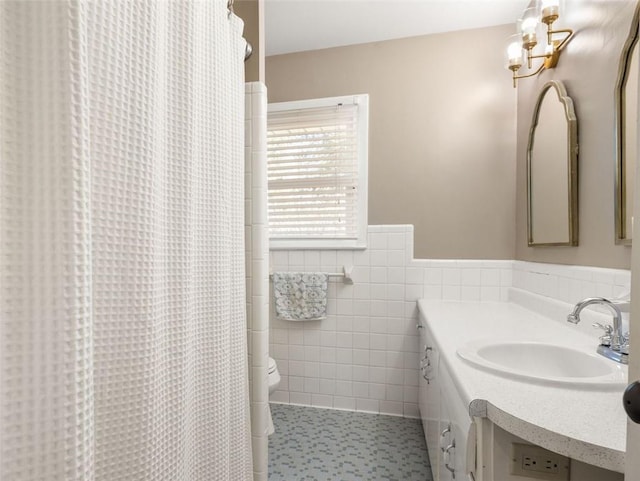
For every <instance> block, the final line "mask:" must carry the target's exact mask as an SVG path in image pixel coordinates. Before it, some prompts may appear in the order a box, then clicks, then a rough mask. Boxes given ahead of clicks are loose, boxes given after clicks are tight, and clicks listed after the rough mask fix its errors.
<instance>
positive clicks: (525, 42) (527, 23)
mask: <svg viewBox="0 0 640 481" xmlns="http://www.w3.org/2000/svg"><path fill="white" fill-rule="evenodd" d="M518 29H519V31H520V34H521V35H522V47H523V48H525V49H532V48H533V47H535V46H536V45H537V43H538V39H537V37H536V31H537V29H538V11H537V9H536V8H535V7H531V8H527V9H526V10H525V11H524V13H523V15H522V20H520V21H519V22H518Z"/></svg>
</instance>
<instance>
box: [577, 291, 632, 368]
mask: <svg viewBox="0 0 640 481" xmlns="http://www.w3.org/2000/svg"><path fill="white" fill-rule="evenodd" d="M593 304H600V305H603V306H607V307H608V308H609V309H611V311H613V328H612V327H611V326H603V325H602V324H600V323H598V322H597V323H595V324H594V325H593V326H594V327H598V328H600V329H603V330H604V331H605V334H604V335H603V336H602V337H601V338H600V345H599V346H598V349H597V352H598V353H599V354H602V355H603V356H605V357H607V358H609V359H611V360H614V361H617V362H620V363H622V364H627V363H628V354H629V335H628V334H624V333H623V332H622V313H621V312H620V308H619V307H618V306H617V305H616V304H615V303H613V302H611V301H610V300H609V299H605V298H604V297H588V298H586V299H584V300H582V301H580V302H578V303H577V304H576V305H575V307H574V308H573V311H572V312H571V314H569V315H568V316H567V321H569V322H572V323H573V324H578V323H579V322H580V312H582V310H583V309H584V308H585V307H587V306H590V305H593Z"/></svg>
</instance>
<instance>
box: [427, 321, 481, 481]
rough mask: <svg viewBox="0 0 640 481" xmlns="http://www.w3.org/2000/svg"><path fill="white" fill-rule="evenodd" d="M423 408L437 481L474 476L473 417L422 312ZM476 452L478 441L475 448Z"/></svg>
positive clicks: (434, 474)
mask: <svg viewBox="0 0 640 481" xmlns="http://www.w3.org/2000/svg"><path fill="white" fill-rule="evenodd" d="M420 321H421V323H422V326H423V327H422V328H420V329H419V330H420V349H421V362H420V389H419V408H420V417H421V419H422V425H423V427H424V432H425V437H426V441H427V447H428V451H429V459H430V461H431V470H432V473H433V479H434V481H453V480H464V481H467V480H473V478H472V477H469V475H468V474H467V458H466V456H467V439H468V433H469V428H470V426H471V419H470V418H469V414H468V410H467V407H466V406H465V405H464V403H463V401H462V399H460V397H459V396H458V394H457V391H456V388H455V386H454V384H453V380H452V379H451V376H450V374H449V371H448V369H447V367H446V365H445V364H444V363H443V362H441V358H440V352H439V350H438V347H437V345H436V344H435V342H433V336H432V335H431V332H430V330H429V328H428V326H427V325H426V323H425V320H424V318H423V317H422V316H421V320H420ZM471 454H472V455H473V456H475V444H473V452H472V453H471Z"/></svg>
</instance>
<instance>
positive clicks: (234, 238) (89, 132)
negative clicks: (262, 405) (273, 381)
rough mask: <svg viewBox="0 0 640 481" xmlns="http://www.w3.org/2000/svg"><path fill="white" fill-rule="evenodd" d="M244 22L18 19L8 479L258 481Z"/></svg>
mask: <svg viewBox="0 0 640 481" xmlns="http://www.w3.org/2000/svg"><path fill="white" fill-rule="evenodd" d="M241 29H242V26H241V22H240V21H239V19H237V18H236V17H234V16H233V15H232V16H230V17H229V16H228V15H227V8H226V0H202V1H194V0H192V1H188V0H183V1H179V0H174V1H141V0H136V1H107V0H104V1H91V2H90V1H86V2H85V1H80V0H71V1H42V2H33V1H24V2H21V1H16V2H10V1H3V2H0V141H1V147H0V148H1V151H0V155H1V157H0V443H1V444H0V479H2V480H3V481H14V480H19V481H22V480H47V481H53V480H56V481H57V480H64V481H73V480H104V481H116V480H127V481H138V480H145V481H146V480H148V481H161V480H166V481H182V480H184V481H191V480H193V481H200V480H202V481H204V480H207V481H210V480H225V481H226V480H244V479H249V478H250V477H251V449H250V427H249V423H248V419H249V413H248V395H247V391H248V388H247V366H246V364H247V351H246V338H245V336H246V334H245V333H246V323H245V310H244V305H245V295H244V258H243V252H244V241H243V209H244V205H243V166H244V161H243V138H244V124H243V116H244V111H243V96H244V83H243V62H242V60H243V55H244V41H243V40H242V38H241Z"/></svg>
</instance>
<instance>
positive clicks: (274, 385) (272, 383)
mask: <svg viewBox="0 0 640 481" xmlns="http://www.w3.org/2000/svg"><path fill="white" fill-rule="evenodd" d="M267 370H268V373H269V395H271V394H272V393H273V392H274V391H275V390H276V389H278V386H279V385H280V373H279V372H278V365H277V364H276V361H274V359H273V358H271V357H270V358H269V364H268V368H267ZM273 432H274V428H273V419H271V409H269V427H268V431H267V434H268V435H269V436H271V435H272V434H273Z"/></svg>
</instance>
